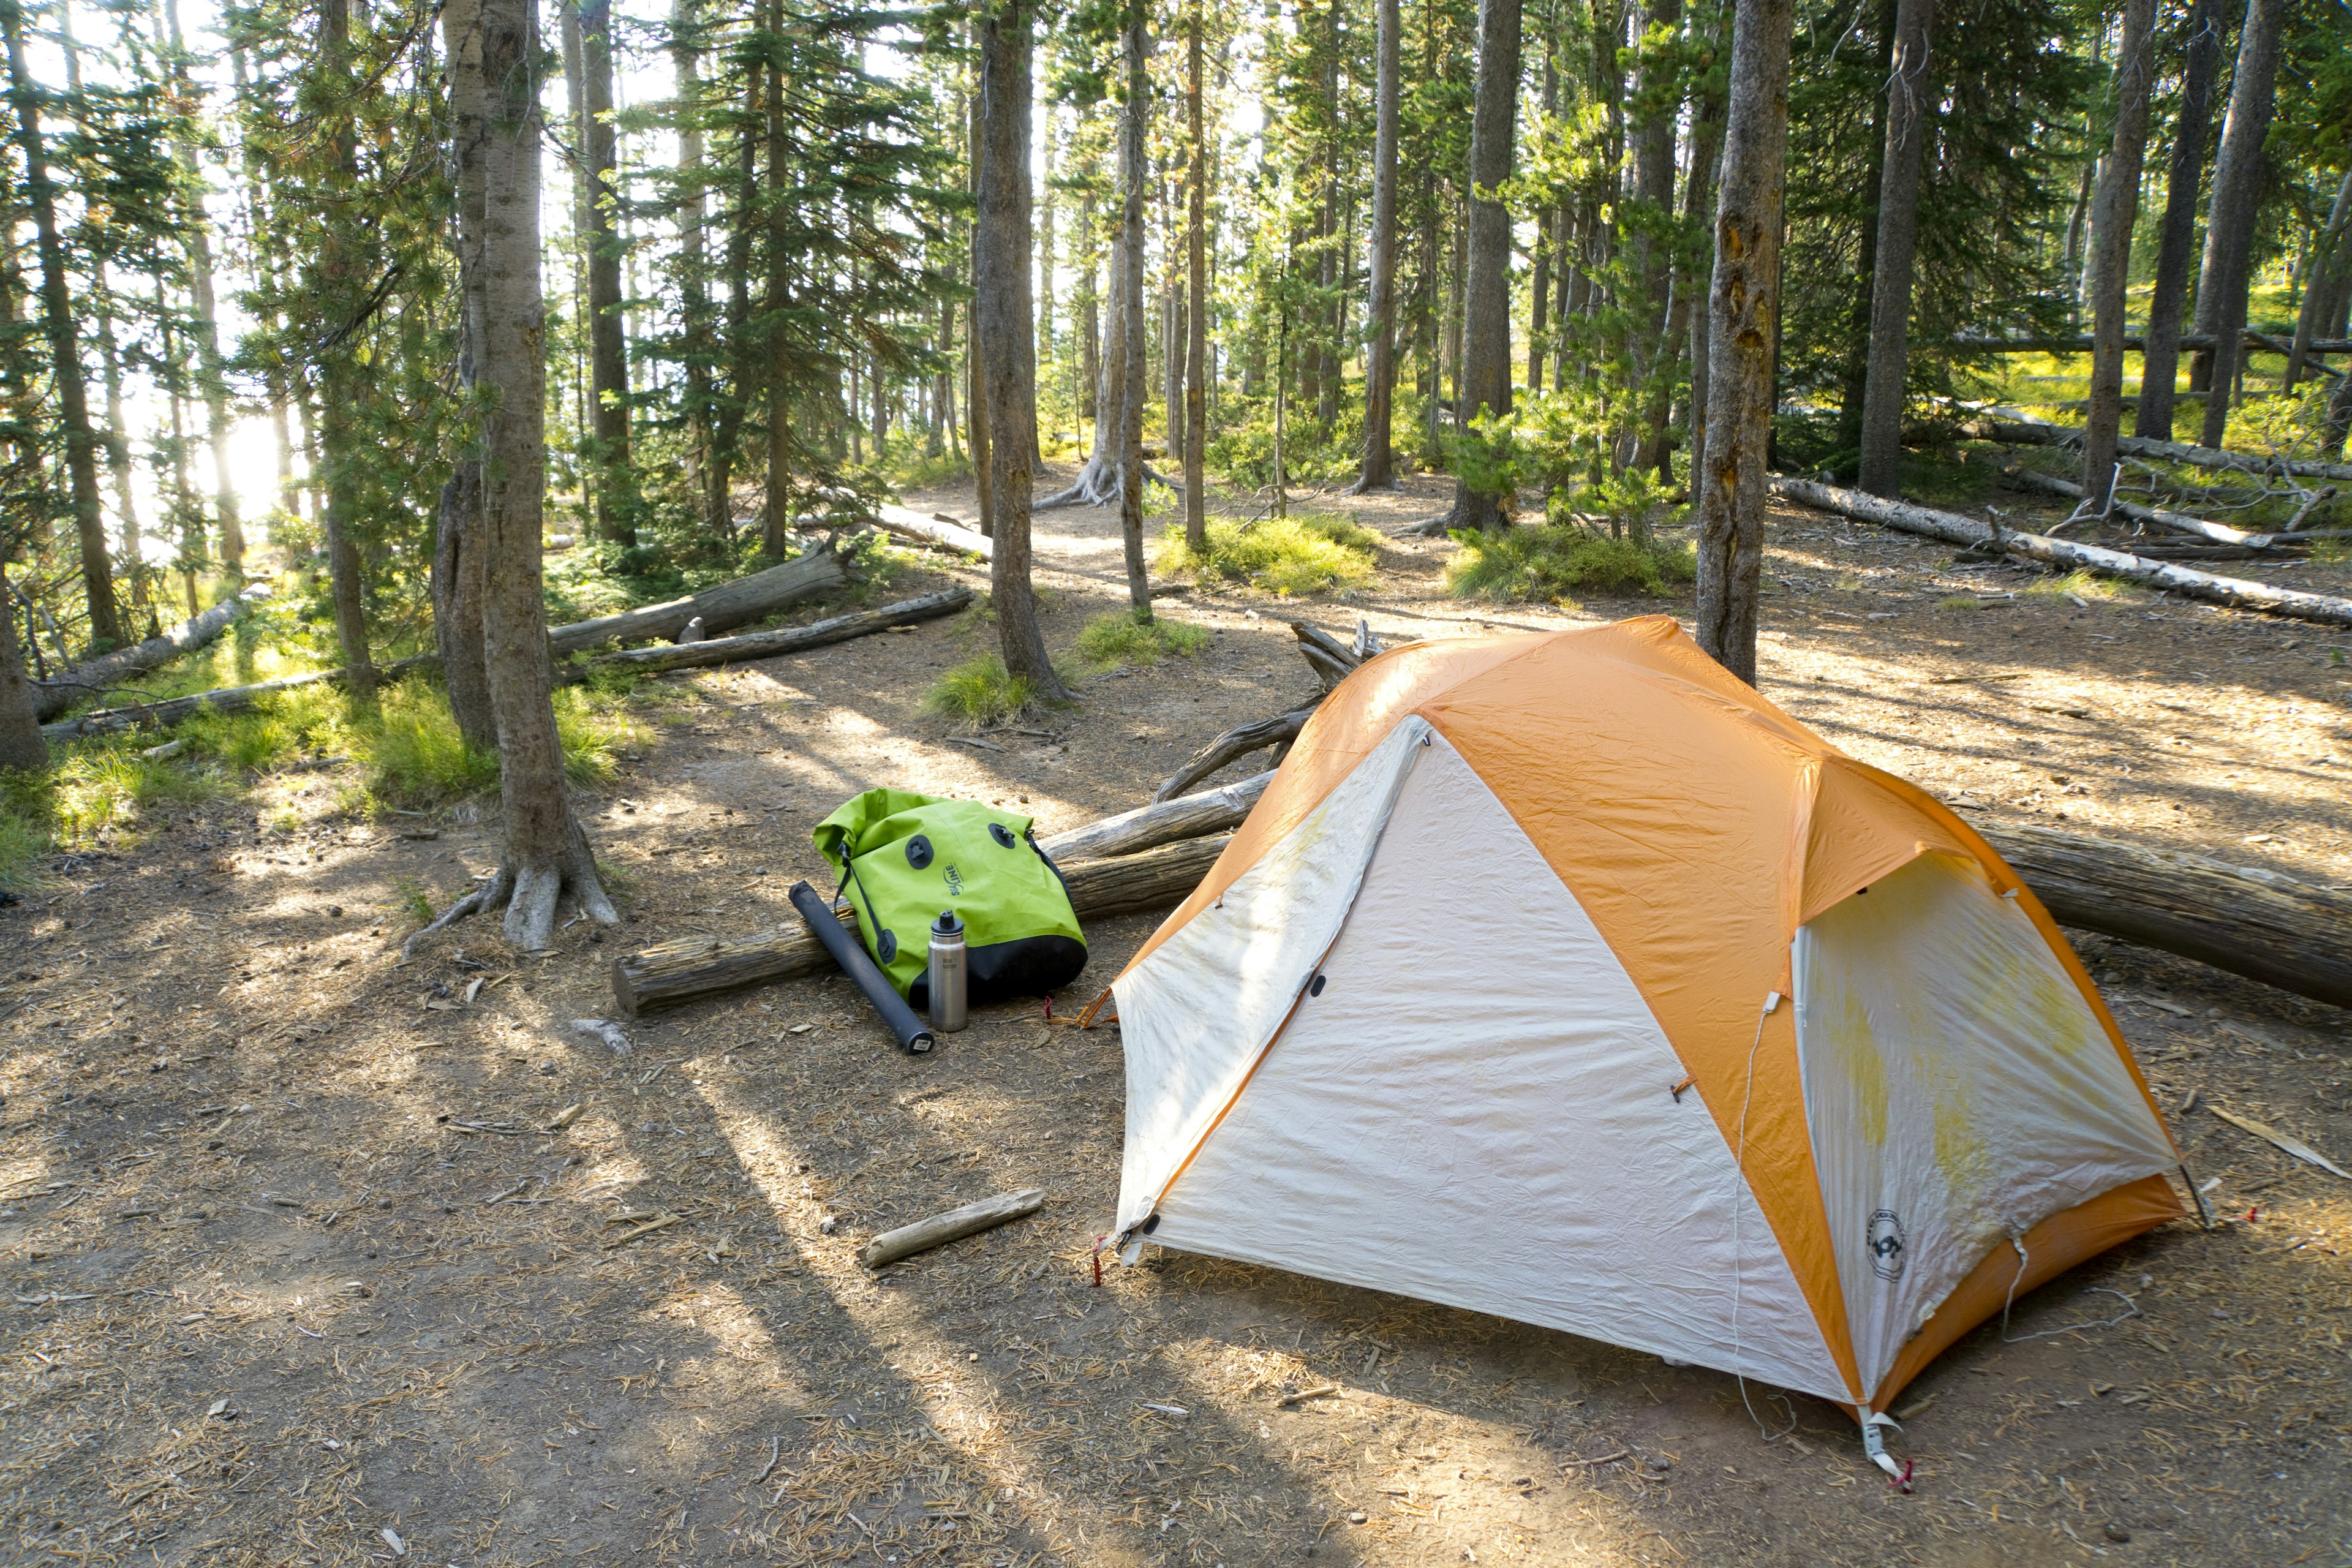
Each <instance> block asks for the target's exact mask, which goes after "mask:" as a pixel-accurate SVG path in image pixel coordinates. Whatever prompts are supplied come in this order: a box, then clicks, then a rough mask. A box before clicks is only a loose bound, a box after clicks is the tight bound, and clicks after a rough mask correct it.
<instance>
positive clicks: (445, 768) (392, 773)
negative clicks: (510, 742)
mask: <svg viewBox="0 0 2352 1568" xmlns="http://www.w3.org/2000/svg"><path fill="white" fill-rule="evenodd" d="M565 695H567V696H569V695H572V693H571V692H570V691H569V690H568V689H567V691H566V693H565ZM362 752H363V762H362V777H363V778H365V780H366V781H367V792H368V794H369V795H370V796H371V797H372V798H373V800H374V801H375V802H377V803H378V804H381V805H390V806H397V807H400V808H402V809H404V810H412V811H414V810H420V809H423V808H425V807H427V806H434V805H443V804H446V803H447V802H450V801H457V800H463V799H466V798H467V797H468V796H470V795H485V794H488V792H489V791H491V790H493V789H496V788H497V787H498V783H499V759H498V753H496V752H483V751H477V750H475V749H474V748H473V747H471V746H468V745H467V744H466V742H465V740H464V738H463V737H462V736H460V735H459V734H458V733H457V720H456V719H455V718H453V717H451V715H450V711H449V700H448V697H447V696H446V694H445V693H444V692H442V691H441V690H440V689H438V688H436V687H431V686H427V685H425V683H424V682H422V681H406V682H403V683H402V684H401V685H399V686H395V687H394V688H393V689H391V690H389V691H386V692H385V693H384V694H383V704H382V712H381V716H380V717H379V718H378V719H377V721H375V723H374V724H373V726H372V728H371V730H370V732H369V733H368V735H367V736H366V739H365V741H364V742H363V744H362Z"/></svg>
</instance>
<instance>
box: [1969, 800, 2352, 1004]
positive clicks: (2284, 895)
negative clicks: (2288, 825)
mask: <svg viewBox="0 0 2352 1568" xmlns="http://www.w3.org/2000/svg"><path fill="white" fill-rule="evenodd" d="M1977 830H1978V832H1979V833H1980V834H1982V835H1983V837H1984V839H1985V842H1986V843H1988V844H1990V845H1991V846H1992V847H1993V848H1995V849H1996V850H1998V851H2000V858H2002V859H2004V860H2006V861H2008V862H2009V863H2010V865H2011V868H2014V869H2015V870H2016V872H2017V874H2018V875H2019V876H2020V877H2021V878H2023V879H2024V880H2025V885H2026V886H2027V887H2029V888H2032V889H2033V896H2034V897H2035V898H2037V899H2040V900H2042V905H2043V907H2045V908H2046V909H2048V910H2049V911H2050V918H2051V919H2053V920H2054V921H2057V922H2058V923H2059V924H2060V925H2062V926H2068V927H2071V928H2073V929H2074V930H2076V931H2097V932H2099V933H2100V934H2102V935H2105V936H2113V937H2120V938H2122V939H2123V940H2124V941H2126V942H2138V943H2140V944H2141V945H2143V946H2146V947H2154V948H2160V949H2162V950H2163V951H2164V952H2172V953H2178V954H2179V955H2180V956H2181V957H2183V958H2193V959H2195V960H2196V961H2197V962H2199V963H2209V964H2211V965H2212V966H2213V967H2214V968H2216V969H2226V970H2228V971H2229V972H2230V973H2232V974H2242V975H2244V976H2246V977H2247V978H2248V979H2250V980H2259V981H2261V982H2263V984H2266V985H2275V986H2277V987H2278V988H2279V989H2280V990H2282V991H2292V992H2294V994H2296V995H2298V996H2309V997H2312V998H2313V999H2315V1000H2316V1001H2321V1002H2328V1003H2332V1004H2334V1005H2336V1006H2338V1007H2352V897H2347V895H2345V894H2343V893H2339V892H2336V891H2333V890H2331V889H2326V888H2323V887H2321V886H2319V885H2318V884H2316V883H2313V882H2307V881H2304V880H2302V879H2298V878H2294V877H2291V876H2288V875H2287V874H2285V873H2284V872H2282V871H2274V870H2272V869H2270V868H2267V867H2255V866H2239V865H2232V864H2231V863H2229V862H2227V861H2221V860H2213V859H2209V858H2206V857H2204V856H2201V855H2193V854H2190V853H2189V852H2187V851H2185V850H2179V849H2158V848H2155V847H2150V846H2147V845H2143V844H2134V843H2130V842H2127V841H2126V840H2123V839H2119V838H2099V837H2091V836H2089V835H2086V834H2076V833H2062V832H2060V831H2058V830H2057V829H2055V828H2051V827H2038V826H2026V825H2017V826H1980V825H1979V826H1977Z"/></svg>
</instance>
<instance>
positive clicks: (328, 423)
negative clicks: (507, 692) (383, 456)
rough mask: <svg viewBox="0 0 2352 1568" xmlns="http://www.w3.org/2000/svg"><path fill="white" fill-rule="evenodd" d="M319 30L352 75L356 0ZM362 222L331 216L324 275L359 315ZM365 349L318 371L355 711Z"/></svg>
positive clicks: (340, 611)
mask: <svg viewBox="0 0 2352 1568" xmlns="http://www.w3.org/2000/svg"><path fill="white" fill-rule="evenodd" d="M319 33H320V52H321V53H322V54H323V55H324V56H325V57H326V61H327V65H328V68H330V69H331V70H332V71H333V72H334V73H335V74H336V75H337V76H339V77H341V76H343V75H345V74H347V73H348V72H349V70H350V68H351V55H352V47H351V13H350V10H349V0H325V5H323V6H322V7H321V9H320V13H319ZM351 138H352V128H351V127H350V126H349V125H344V126H341V127H339V128H338V129H337V130H335V131H334V132H331V143H332V152H331V155H332V156H333V158H334V159H335V161H336V163H337V164H338V165H339V167H340V170H341V174H342V177H343V178H345V179H346V180H348V181H350V182H351V183H352V184H357V182H358V160H357V155H356V153H354V151H353V149H352V141H351ZM357 221H359V220H358V218H357V216H356V215H353V214H350V213H337V214H334V215H331V217H330V219H329V221H328V223H327V226H326V237H325V242H324V244H323V245H322V247H321V251H320V258H319V277H320V280H321V281H322V282H323V283H324V285H325V287H326V289H327V290H329V291H330V298H331V300H333V301H334V305H333V307H332V308H334V309H336V310H343V311H349V312H352V313H354V314H355V313H356V311H357V310H358V309H359V298H360V290H359V287H358V281H359V275H360V273H361V272H362V270H363V263H362V261H361V259H360V258H358V257H356V256H354V255H352V246H351V243H350V237H349V236H348V234H347V233H346V232H345V230H346V227H347V226H349V225H351V224H352V223H354V222H357ZM354 326H356V323H354ZM353 335H354V336H356V333H355V332H354V333H353ZM358 346H359V345H358V344H357V343H356V342H352V341H348V340H347V341H345V342H341V343H339V344H337V345H336V346H335V347H334V348H332V349H331V350H330V351H329V352H328V353H326V354H325V355H324V356H323V358H322V359H321V361H320V366H319V405H320V407H319V426H318V430H319V447H320V452H321V454H322V455H323V457H324V459H325V467H326V479H327V504H326V506H325V508H324V509H323V527H322V530H321V531H323V532H324V533H325V535H326V543H327V570H328V572H329V574H330V576H331V583H330V590H331V597H332V599H333V603H334V610H335V637H336V641H337V643H338V644H339V645H340V646H341V649H342V656H343V666H344V668H346V669H347V670H348V671H349V672H350V673H349V674H348V675H347V676H346V677H345V678H344V686H343V689H344V690H345V691H346V692H347V693H348V694H349V695H350V698H351V700H352V705H353V706H354V707H357V708H359V709H362V710H369V711H373V710H374V708H375V705H376V694H375V693H376V672H375V662H374V660H373V658H372V657H371V656H370V653H369V649H368V626H367V594H366V587H365V584H364V581H363V567H362V562H361V557H360V547H359V541H358V540H357V539H356V538H355V537H353V533H352V530H353V527H354V526H355V524H356V521H357V516H358V511H359V493H358V492H359V480H358V477H357V475H356V474H355V473H354V471H353V469H354V467H355V465H354V463H353V461H352V459H353V458H354V457H355V456H356V450H355V448H356V445H357V442H358V440H359V437H358V435H357V433H356V431H355V429H354V427H353V424H352V415H353V413H354V411H355V410H356V408H357V406H358V405H359V402H360V399H361V391H360V385H359V382H360V374H359V370H358V366H357V362H356V360H355V358H354V354H355V351H356V350H357V348H358Z"/></svg>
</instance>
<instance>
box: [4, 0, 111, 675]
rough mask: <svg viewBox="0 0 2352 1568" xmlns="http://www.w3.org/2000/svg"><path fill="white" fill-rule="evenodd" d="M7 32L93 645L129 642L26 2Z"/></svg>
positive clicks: (7, 19)
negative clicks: (29, 62) (31, 65)
mask: <svg viewBox="0 0 2352 1568" xmlns="http://www.w3.org/2000/svg"><path fill="white" fill-rule="evenodd" d="M0 32H5V36H6V40H7V45H8V85H9V91H10V96H12V97H13V98H14V99H15V100H16V144H17V147H18V149H19V150H20V151H21V152H22V153H23V155H24V159H25V194H26V198H27V203H28V205H30V206H31V207H32V209H33V231H34V237H35V240H36V244H37V249H38V251H39V254H40V258H41V329H42V331H43V332H44V333H45V334H46V335H47V338H48V342H49V358H50V363H51V367H52V371H53V374H54V375H55V377H56V391H57V399H58V423H59V424H61V425H62V426H64V429H65V445H66V454H65V455H66V475H67V479H68V484H69V486H70V487H71V495H72V500H73V509H74V532H75V539H76V542H77V543H79V546H80V549H81V580H82V589H83V593H84V595H85V596H86V597H87V599H88V601H89V635H90V640H91V641H93V642H98V643H104V644H106V645H107V646H108V647H113V646H115V645H117V644H120V643H121V641H122V640H123V636H122V616H121V611H120V610H119V609H118V608H117V607H116V605H115V599H114V568H113V563H112V562H111V560H110V558H109V557H108V554H107V549H106V521H105V516H104V511H103V503H102V502H101V501H100V498H99V489H98V432H97V431H96V430H95V429H93V428H91V426H90V422H89V386H88V384H86V383H85V382H84V381H83V379H82V363H81V343H80V340H79V335H78V333H77V332H76V331H75V328H74V321H75V317H74V307H73V295H72V291H71V289H70V287H69V285H68V282H67V279H66V254H65V243H64V240H63V239H62V238H61V237H59V235H58V214H57V186H56V184H55V183H54V182H53V181H51V179H50V178H49V166H48V157H47V149H46V147H45V146H44V144H43V142H42V140H41V107H40V97H39V93H38V90H37V89H36V88H35V87H34V86H33V78H32V73H31V72H30V71H29V70H28V69H26V65H25V12H24V7H23V5H22V4H21V0H0Z"/></svg>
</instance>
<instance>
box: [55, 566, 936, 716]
mask: <svg viewBox="0 0 2352 1568" xmlns="http://www.w3.org/2000/svg"><path fill="white" fill-rule="evenodd" d="M815 558H816V557H811V556H802V557H800V558H799V560H801V561H806V560H811V559H815ZM822 558H823V559H825V560H828V561H832V562H834V563H835V566H836V567H837V566H838V564H839V559H838V557H835V556H834V555H832V554H831V553H830V552H824V553H823V557H822ZM791 564H797V562H794V563H791ZM760 575H761V576H765V575H766V574H765V573H762V574H760ZM754 580H755V579H753V578H750V577H747V578H743V579H741V581H742V582H746V583H749V582H751V581H754ZM842 580H845V579H842ZM713 591H714V592H715V591H716V590H713ZM810 591H811V592H814V590H810ZM763 592H764V591H763ZM793 596H794V597H800V596H803V595H800V594H799V593H795V594H794V595H793ZM692 603H694V601H692V600H687V599H681V600H677V601H676V604H677V605H687V604H692ZM969 603H971V591H970V590H969V589H964V588H951V589H949V590H947V591H945V592H943V593H939V594H929V595H924V596H923V597H922V598H919V599H907V600H902V601H901V602H899V603H898V604H896V605H884V606H883V607H882V608H880V609H877V610H861V611H858V612H856V613H855V614H852V615H846V616H834V617H833V618H832V619H830V620H824V621H817V622H814V623H813V624H811V625H809V626H786V627H783V628H782V629H780V630H777V631H772V632H751V633H748V634H746V635H745V636H742V637H706V638H703V639H701V640H698V641H694V642H683V643H675V644H663V645H659V646H656V647H644V648H624V649H620V650H617V651H615V652H613V653H604V654H596V655H593V656H592V657H591V658H589V660H588V664H589V668H635V669H643V670H653V671H660V670H665V669H687V668H693V667H694V666H697V665H709V664H732V663H735V662H736V661H738V660H740V659H747V658H773V657H775V656H776V655H778V654H785V653H795V652H798V651H800V650H801V649H803V648H811V647H823V646H824V645H825V644H827V643H835V642H843V641H846V640H847V639H848V638H851V637H864V636H866V635H867V634H868V633H871V632H878V631H886V630H887V629H888V628H889V627H891V626H906V625H912V624H913V623H915V622H917V621H924V620H929V619H930V618H932V617H933V616H944V615H950V614H952V613H953V612H955V611H957V610H960V609H961V608H962V607H963V606H964V605H967V604H969ZM654 607H655V608H656V609H665V610H667V609H673V608H675V607H676V605H656V606H654ZM760 613H761V614H769V613H772V612H768V611H762V612H760ZM617 618H619V617H607V620H608V621H609V620H612V619H617ZM693 618H694V617H693V616H688V617H687V619H688V621H691V620H692V619H693ZM605 624H606V622H604V621H581V622H577V623H575V624H573V625H572V626H559V627H557V628H556V629H555V631H553V632H551V633H550V634H548V643H549V647H550V650H551V652H554V653H556V654H558V655H560V654H561V653H562V651H563V649H562V639H563V634H565V633H569V632H576V631H578V630H579V629H580V627H582V626H603V625H605ZM676 629H677V631H680V632H682V631H684V630H685V629H686V623H684V622H681V623H680V624H679V625H678V626H677V628H676ZM633 635H634V634H633ZM647 635H658V634H647ZM604 640H605V638H604V637H597V638H595V639H593V641H594V642H602V641H604ZM578 646H583V647H593V642H592V643H588V644H582V645H578ZM438 658H439V656H437V655H435V654H419V655H417V656H416V657H415V658H404V659H400V660H398V661H397V662H395V663H392V664H387V665H383V666H381V667H379V668H378V669H377V670H376V675H377V676H378V678H379V679H392V678H394V677H397V676H401V675H404V674H406V673H407V672H408V671H410V670H412V669H415V668H421V667H422V666H425V665H427V664H434V663H437V662H438ZM563 676H564V669H563V668H562V667H561V666H559V667H558V668H557V670H556V679H558V680H561V679H563ZM341 679H343V672H342V671H341V669H321V670H318V671H315V672H313V673H311V674H309V675H289V676H286V677H284V678H282V679H278V680H264V681H258V682H257V683H255V684H254V685H251V686H225V687H221V688H219V689H215V690H212V691H198V692H194V693H193V694H191V695H189V696H186V697H174V698H172V699H170V700H166V701H163V702H147V703H142V704H139V705H138V706H135V707H128V708H107V709H101V710H98V711H97V712H94V713H84V714H82V715H81V716H80V717H79V718H76V719H67V720H61V721H58V722H57V723H54V724H44V725H42V726H41V733H42V735H44V736H45V737H47V739H48V740H50V741H53V742H54V741H70V740H73V739H75V738H77V737H79V736H85V735H111V734H116V733H119V732H121V731H124V730H138V729H150V728H153V727H156V726H159V725H164V724H177V723H180V722H182V721H184V720H188V719H193V718H194V717H195V716H196V715H197V714H198V713H200V712H204V711H207V710H209V711H211V712H215V713H243V712H247V711H248V710H251V709H253V708H254V707H256V706H257V705H258V704H259V703H260V702H261V701H262V700H264V699H266V698H270V697H275V696H277V695H278V694H279V693H280V692H286V691H292V690H295V689H299V688H301V687H305V686H316V685H318V684H320V682H322V681H341Z"/></svg>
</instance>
